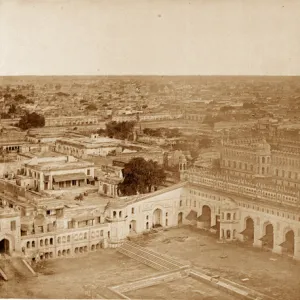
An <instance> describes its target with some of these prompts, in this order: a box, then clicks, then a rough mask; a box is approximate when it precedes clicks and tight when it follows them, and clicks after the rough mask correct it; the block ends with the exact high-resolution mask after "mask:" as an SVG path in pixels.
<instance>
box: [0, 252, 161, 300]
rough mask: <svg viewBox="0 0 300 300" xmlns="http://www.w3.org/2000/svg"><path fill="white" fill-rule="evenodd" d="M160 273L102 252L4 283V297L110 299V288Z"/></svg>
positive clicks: (0, 295) (1, 287)
mask: <svg viewBox="0 0 300 300" xmlns="http://www.w3.org/2000/svg"><path fill="white" fill-rule="evenodd" d="M154 273H156V271H155V270H153V269H151V268H149V267H147V266H145V265H143V264H140V263H138V262H136V261H135V260H133V259H130V258H127V257H126V256H124V255H122V254H119V253H117V252H116V251H115V250H113V249H101V250H99V251H97V252H92V253H89V254H85V255H83V256H80V257H76V258H65V259H55V260H48V261H46V262H45V263H44V264H43V265H42V267H41V268H40V269H39V275H38V277H32V278H27V279H21V280H20V279H18V280H12V281H8V282H3V281H0V298H69V299H70V298H73V299H78V298H81V299H82V298H88V299H89V298H106V297H109V296H111V295H110V294H109V293H108V291H107V289H106V286H111V285H116V284H119V283H123V282H126V281H128V280H131V279H138V278H141V277H145V276H148V275H151V274H154Z"/></svg>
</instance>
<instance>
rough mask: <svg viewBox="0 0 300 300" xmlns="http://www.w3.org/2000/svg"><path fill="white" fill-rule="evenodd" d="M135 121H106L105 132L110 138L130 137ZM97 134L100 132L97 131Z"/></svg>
mask: <svg viewBox="0 0 300 300" xmlns="http://www.w3.org/2000/svg"><path fill="white" fill-rule="evenodd" d="M134 126H135V122H133V121H131V122H115V121H112V122H108V123H106V124H105V127H106V129H105V133H106V135H107V136H108V137H110V138H116V139H121V140H125V139H132V137H133V130H134ZM102 133H103V132H102ZM99 134H101V133H100V132H99Z"/></svg>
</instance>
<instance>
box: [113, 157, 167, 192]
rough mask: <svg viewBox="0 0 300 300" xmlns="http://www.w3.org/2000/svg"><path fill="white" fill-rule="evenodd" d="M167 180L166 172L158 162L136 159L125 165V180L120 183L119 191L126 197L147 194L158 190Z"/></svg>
mask: <svg viewBox="0 0 300 300" xmlns="http://www.w3.org/2000/svg"><path fill="white" fill-rule="evenodd" d="M165 180H166V174H165V171H164V169H163V168H162V167H160V166H159V165H158V163H157V162H154V161H152V160H150V161H146V160H145V159H144V158H142V157H136V158H133V159H131V160H130V161H129V162H128V163H127V164H125V168H124V180H123V182H121V183H119V185H118V191H119V193H120V194H121V195H124V196H131V195H136V194H138V193H139V194H145V193H149V192H151V191H152V189H153V188H154V189H155V190H156V189H157V188H158V186H159V185H161V184H162V183H163V182H164V181H165Z"/></svg>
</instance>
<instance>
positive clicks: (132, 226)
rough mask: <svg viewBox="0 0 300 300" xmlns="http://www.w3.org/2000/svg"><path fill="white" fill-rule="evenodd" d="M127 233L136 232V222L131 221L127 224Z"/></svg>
mask: <svg viewBox="0 0 300 300" xmlns="http://www.w3.org/2000/svg"><path fill="white" fill-rule="evenodd" d="M129 232H130V233H133V232H136V221H135V220H132V221H131V222H130V224H129Z"/></svg>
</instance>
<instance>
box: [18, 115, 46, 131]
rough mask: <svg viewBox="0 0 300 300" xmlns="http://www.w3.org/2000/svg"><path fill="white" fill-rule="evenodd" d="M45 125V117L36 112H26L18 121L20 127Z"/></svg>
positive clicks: (24, 128) (25, 128)
mask: <svg viewBox="0 0 300 300" xmlns="http://www.w3.org/2000/svg"><path fill="white" fill-rule="evenodd" d="M44 126H45V118H44V116H42V115H39V114H37V113H35V112H33V113H29V112H26V113H25V115H23V116H22V117H21V119H20V121H19V123H18V127H19V128H21V129H23V130H27V129H29V128H39V127H44Z"/></svg>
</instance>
